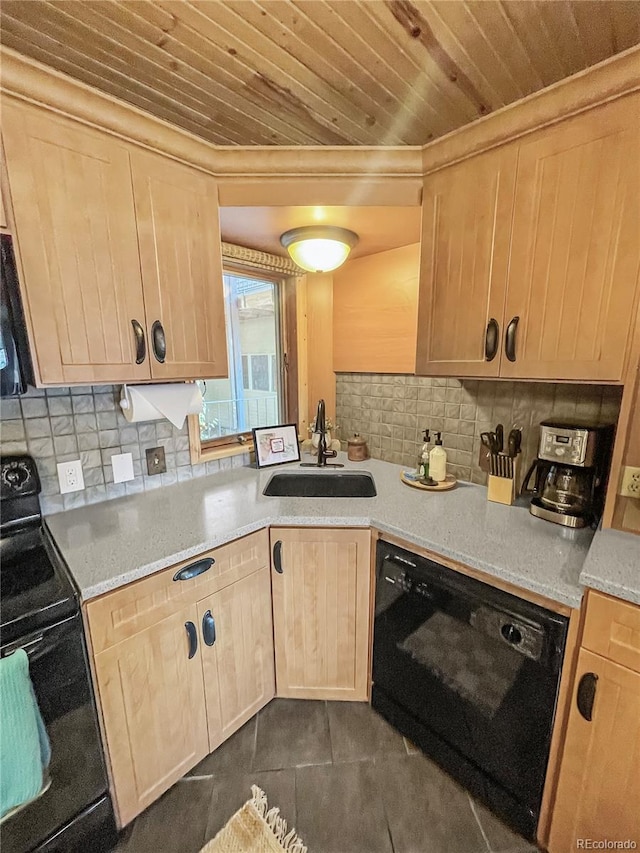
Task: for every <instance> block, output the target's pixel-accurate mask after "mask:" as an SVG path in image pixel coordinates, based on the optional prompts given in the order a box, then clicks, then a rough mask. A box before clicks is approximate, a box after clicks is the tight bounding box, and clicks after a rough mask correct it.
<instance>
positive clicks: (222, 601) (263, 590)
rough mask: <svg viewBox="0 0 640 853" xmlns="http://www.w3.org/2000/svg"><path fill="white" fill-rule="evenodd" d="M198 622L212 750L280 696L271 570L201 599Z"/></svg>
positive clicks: (263, 570) (264, 570) (263, 571)
mask: <svg viewBox="0 0 640 853" xmlns="http://www.w3.org/2000/svg"><path fill="white" fill-rule="evenodd" d="M198 620H199V624H200V625H201V626H203V638H204V645H203V647H202V663H203V671H204V685H205V694H206V702H207V721H208V726H209V747H210V749H211V750H213V749H215V748H216V746H218V745H219V744H221V743H222V742H223V741H224V740H226V739H227V738H228V737H229V735H231V734H233V732H235V731H236V730H237V729H239V728H240V726H242V725H244V723H246V722H247V720H250V719H251V717H253V716H254V714H256V713H257V712H258V711H259V710H260V708H262V707H264V706H265V705H266V704H267V702H269V700H270V699H273V696H274V695H275V676H274V666H273V623H272V621H271V579H270V577H269V567H268V566H265V568H264V569H260V571H259V572H256V573H255V574H253V575H249V576H248V577H246V578H243V579H242V580H240V581H236V583H234V584H232V585H231V586H228V587H226V588H225V589H223V590H220V592H216V593H215V594H214V595H212V596H210V597H209V598H205V599H204V600H202V601H199V602H198ZM204 626H206V629H205V627H204ZM208 644H210V645H208Z"/></svg>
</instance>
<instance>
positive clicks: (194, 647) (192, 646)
mask: <svg viewBox="0 0 640 853" xmlns="http://www.w3.org/2000/svg"><path fill="white" fill-rule="evenodd" d="M184 627H185V628H186V629H187V637H188V638H189V660H191V658H192V657H195V654H196V652H197V651H198V632H197V631H196V626H195V625H194V624H193V622H185V623H184Z"/></svg>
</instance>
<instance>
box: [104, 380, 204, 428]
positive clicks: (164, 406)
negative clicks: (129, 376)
mask: <svg viewBox="0 0 640 853" xmlns="http://www.w3.org/2000/svg"><path fill="white" fill-rule="evenodd" d="M120 408H121V409H122V412H123V414H124V416H125V418H126V419H127V420H128V421H130V422H131V423H139V422H140V421H157V420H160V418H167V420H169V421H171V423H172V424H173V425H174V426H175V427H177V428H178V429H182V426H183V424H184V422H185V418H186V417H187V415H197V414H200V412H201V411H202V394H201V393H200V388H199V387H198V385H196V383H195V382H190V383H188V384H184V383H179V382H178V383H175V384H174V383H167V384H165V385H123V386H122V397H121V399H120Z"/></svg>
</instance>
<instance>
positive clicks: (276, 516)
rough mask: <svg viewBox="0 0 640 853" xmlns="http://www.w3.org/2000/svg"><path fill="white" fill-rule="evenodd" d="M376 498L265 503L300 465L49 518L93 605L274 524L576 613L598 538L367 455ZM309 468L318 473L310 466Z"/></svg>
mask: <svg viewBox="0 0 640 853" xmlns="http://www.w3.org/2000/svg"><path fill="white" fill-rule="evenodd" d="M340 461H343V462H344V463H345V469H346V470H358V471H370V472H371V473H372V474H373V476H374V478H375V482H376V488H377V491H378V495H377V497H375V498H351V499H348V498H339V499H336V498H282V497H264V496H263V494H262V490H263V489H264V487H265V485H266V483H267V481H268V480H269V478H270V477H271V476H272V474H273V473H274V472H275V471H277V470H283V469H284V468H289V469H295V470H299V468H298V465H297V464H295V463H294V464H292V465H290V466H282V467H280V468H268V469H262V470H256V469H254V468H249V467H245V468H232V469H230V470H228V471H222V472H220V473H217V474H213V475H211V476H208V477H202V478H199V479H196V480H189V481H187V482H184V483H178V484H176V485H174V486H167V487H166V488H163V489H156V490H154V491H151V492H145V493H143V494H140V495H132V496H130V497H125V498H119V499H117V500H112V501H108V502H106V503H100V504H94V505H93V506H88V507H82V508H81V509H75V510H70V511H68V512H64V513H59V514H57V515H52V516H48V517H47V523H48V525H49V528H50V530H51V532H52V534H53V536H54V538H55V540H56V542H57V544H58V546H59V548H60V550H61V552H62V555H63V557H64V558H65V560H66V562H67V565H68V566H69V569H70V570H71V573H72V575H73V577H74V578H75V581H76V583H77V585H78V587H79V589H80V593H81V595H82V599H83V600H84V601H87V600H89V599H91V598H94V597H95V596H97V595H100V594H102V593H104V592H107V591H108V590H111V589H115V588H117V587H119V586H122V585H124V584H126V583H130V582H131V581H134V580H136V579H138V578H142V577H145V576H146V575H149V574H151V573H152V572H155V571H158V570H159V569H163V568H166V567H167V566H170V565H172V564H174V563H177V562H179V561H181V560H185V559H188V558H189V557H192V556H195V555H197V554H200V553H202V552H203V551H206V550H208V549H210V548H214V547H216V546H219V545H223V544H224V543H225V542H229V541H230V540H232V539H235V538H237V537H239V536H244V535H246V534H248V533H251V532H253V531H255V530H259V529H260V528H263V527H265V526H267V525H304V524H308V525H325V526H342V527H344V526H348V527H360V526H364V527H368V526H370V525H371V526H374V527H377V528H378V529H380V530H382V531H384V532H387V533H392V534H395V535H397V536H399V537H402V538H403V539H405V540H406V541H407V542H410V543H413V544H416V545H420V546H422V547H424V548H428V549H430V550H432V551H434V552H436V553H438V554H441V555H443V556H445V557H450V558H452V559H454V560H458V561H460V562H462V563H465V564H467V565H469V566H471V567H473V568H476V569H480V570H482V571H484V572H486V573H487V574H489V575H492V576H495V577H498V578H502V579H504V580H507V581H510V582H511V583H513V584H515V585H516V586H519V587H521V588H523V589H525V590H529V591H531V592H536V593H540V594H541V595H545V596H547V597H549V598H551V599H553V600H554V601H557V602H560V603H562V604H566V605H569V606H571V607H578V606H579V605H580V600H581V598H582V586H581V582H580V572H581V570H582V566H583V563H584V561H585V558H586V556H587V552H588V550H589V545H590V543H591V539H592V537H593V532H592V531H590V530H578V531H576V530H570V529H568V528H563V527H560V526H558V525H554V524H549V523H548V522H546V521H543V520H542V519H538V518H534V517H533V516H532V515H530V513H529V512H528V510H527V506H526V504H525V505H523V506H513V507H507V506H503V505H501V504H495V503H490V502H489V501H487V491H486V488H484V487H483V486H477V485H472V484H470V483H459V484H458V485H457V486H456V488H455V489H452V490H451V491H447V492H425V491H419V490H417V489H412V488H409V487H408V486H406V485H404V484H403V483H401V482H400V472H401V471H402V470H403V468H402V467H401V466H399V465H392V464H391V463H388V462H381V461H379V460H375V459H370V460H368V461H367V462H359V463H353V462H349V461H348V460H347V458H346V454H344V453H341V454H340ZM306 470H307V471H314V470H316V469H311V468H308V469H306Z"/></svg>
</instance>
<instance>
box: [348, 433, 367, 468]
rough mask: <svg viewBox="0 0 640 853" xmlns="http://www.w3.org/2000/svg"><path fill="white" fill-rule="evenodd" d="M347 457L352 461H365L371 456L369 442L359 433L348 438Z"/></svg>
mask: <svg viewBox="0 0 640 853" xmlns="http://www.w3.org/2000/svg"><path fill="white" fill-rule="evenodd" d="M347 458H348V459H350V460H351V462H364V461H365V459H368V458H369V448H368V447H367V442H366V440H365V439H364V438H363V437H362V436H361V435H359V434H358V433H355V435H352V436H351V438H348V439H347Z"/></svg>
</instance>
